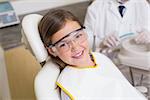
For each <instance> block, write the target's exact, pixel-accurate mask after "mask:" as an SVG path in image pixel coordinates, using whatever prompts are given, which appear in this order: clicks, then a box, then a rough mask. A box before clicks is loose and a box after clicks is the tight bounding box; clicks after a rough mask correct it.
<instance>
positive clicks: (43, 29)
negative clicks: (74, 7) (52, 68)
mask: <svg viewBox="0 0 150 100" xmlns="http://www.w3.org/2000/svg"><path fill="white" fill-rule="evenodd" d="M67 20H71V21H76V22H78V23H79V25H80V26H82V24H81V22H80V21H79V20H78V18H77V17H76V16H74V15H73V14H72V13H71V12H69V11H66V10H62V9H55V10H53V11H52V10H50V11H49V12H48V13H46V14H45V15H44V16H43V18H42V19H41V21H40V23H39V26H38V28H39V33H40V36H41V39H42V41H43V43H44V45H45V46H46V47H48V46H49V44H51V43H52V41H51V37H52V35H54V34H55V33H56V32H58V31H59V30H60V29H62V28H63V27H64V26H65V24H66V21H67ZM49 55H50V56H51V58H52V60H53V61H54V62H55V63H57V64H58V65H59V66H60V67H61V68H64V66H66V64H65V63H64V62H63V61H62V60H61V59H60V58H59V57H54V56H53V55H51V54H49Z"/></svg>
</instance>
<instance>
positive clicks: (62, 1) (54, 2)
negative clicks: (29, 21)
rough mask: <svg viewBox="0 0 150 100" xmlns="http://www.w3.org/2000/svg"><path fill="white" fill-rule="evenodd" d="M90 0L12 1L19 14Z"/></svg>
mask: <svg viewBox="0 0 150 100" xmlns="http://www.w3.org/2000/svg"><path fill="white" fill-rule="evenodd" d="M83 1H89V0H16V1H11V3H12V5H13V8H14V9H15V11H16V13H17V14H18V15H21V14H26V13H32V12H35V11H41V10H45V9H48V8H54V7H58V6H63V5H68V4H73V3H78V2H83Z"/></svg>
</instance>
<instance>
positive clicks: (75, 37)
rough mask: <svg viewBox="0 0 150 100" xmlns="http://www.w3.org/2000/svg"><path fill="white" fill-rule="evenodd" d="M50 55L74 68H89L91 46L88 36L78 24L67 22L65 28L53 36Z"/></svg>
mask: <svg viewBox="0 0 150 100" xmlns="http://www.w3.org/2000/svg"><path fill="white" fill-rule="evenodd" d="M52 44H54V45H53V46H52V48H50V49H49V51H50V53H51V54H53V55H54V56H58V57H59V58H60V59H61V60H62V61H64V62H65V63H67V64H69V65H73V66H89V65H88V63H87V62H90V60H91V58H90V56H89V45H88V41H87V34H86V33H85V32H84V31H83V28H82V27H81V26H80V25H79V24H78V23H77V22H76V21H70V20H67V22H66V24H65V26H64V27H63V28H62V29H60V30H59V31H58V32H56V33H55V34H54V35H53V36H52Z"/></svg>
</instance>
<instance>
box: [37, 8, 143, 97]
mask: <svg viewBox="0 0 150 100" xmlns="http://www.w3.org/2000/svg"><path fill="white" fill-rule="evenodd" d="M84 29H85V27H84V26H83V25H82V24H81V23H80V22H79V20H78V19H77V18H76V17H75V16H74V15H73V14H71V13H70V12H68V11H65V10H54V11H52V12H48V13H47V14H46V15H45V16H44V17H43V18H42V20H41V21H40V23H39V32H40V36H41V38H42V40H43V42H44V44H45V47H46V48H47V50H48V52H49V54H50V56H51V57H52V59H53V61H55V62H56V63H57V64H59V65H60V66H61V67H63V68H64V69H63V70H62V72H61V74H60V76H59V77H58V80H57V82H56V84H57V85H58V87H60V89H61V99H62V100H70V99H71V100H104V99H105V100H146V99H145V98H144V96H143V95H141V94H140V93H139V92H138V91H136V90H135V89H134V87H132V86H131V85H130V83H129V82H128V81H127V80H126V79H125V78H124V76H123V75H122V74H121V73H120V71H119V70H118V69H117V67H116V66H115V65H114V64H113V63H112V62H111V61H110V60H109V59H108V58H107V57H106V56H104V55H102V54H100V53H93V52H90V49H89V45H88V36H87V34H86V33H85V32H84Z"/></svg>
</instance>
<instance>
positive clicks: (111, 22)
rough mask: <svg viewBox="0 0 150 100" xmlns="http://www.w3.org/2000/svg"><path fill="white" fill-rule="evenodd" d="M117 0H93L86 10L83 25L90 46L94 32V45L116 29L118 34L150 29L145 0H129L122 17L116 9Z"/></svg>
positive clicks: (148, 7)
mask: <svg viewBox="0 0 150 100" xmlns="http://www.w3.org/2000/svg"><path fill="white" fill-rule="evenodd" d="M118 6H119V3H118V2H117V0H95V1H94V2H93V3H92V4H91V5H90V6H89V7H88V10H87V14H86V18H85V22H84V25H85V27H86V32H87V33H88V35H89V41H90V46H91V47H92V45H93V34H96V47H98V46H99V45H100V42H101V41H102V40H103V39H104V37H106V36H107V35H108V34H110V33H112V32H114V31H116V32H117V33H118V35H119V36H122V35H124V34H127V33H131V32H133V33H135V32H136V31H140V30H142V29H146V30H148V31H150V5H149V4H148V3H147V2H146V0H129V1H128V2H126V3H125V4H124V6H125V7H126V10H125V14H124V16H123V18H122V17H121V16H120V13H119V11H118Z"/></svg>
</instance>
